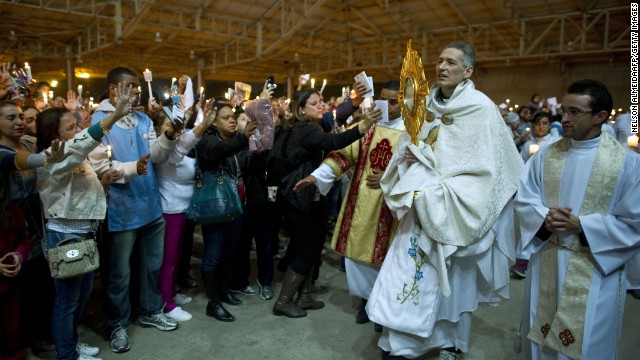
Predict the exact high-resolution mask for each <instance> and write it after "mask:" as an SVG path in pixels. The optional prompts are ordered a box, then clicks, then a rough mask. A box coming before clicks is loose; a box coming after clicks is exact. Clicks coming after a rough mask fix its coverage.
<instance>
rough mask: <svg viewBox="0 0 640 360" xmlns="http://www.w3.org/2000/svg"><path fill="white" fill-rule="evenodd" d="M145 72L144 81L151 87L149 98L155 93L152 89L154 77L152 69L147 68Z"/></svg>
mask: <svg viewBox="0 0 640 360" xmlns="http://www.w3.org/2000/svg"><path fill="white" fill-rule="evenodd" d="M143 74H144V81H146V82H147V87H148V88H149V98H151V96H152V94H153V91H151V79H152V74H151V70H149V69H145V70H144V73H143Z"/></svg>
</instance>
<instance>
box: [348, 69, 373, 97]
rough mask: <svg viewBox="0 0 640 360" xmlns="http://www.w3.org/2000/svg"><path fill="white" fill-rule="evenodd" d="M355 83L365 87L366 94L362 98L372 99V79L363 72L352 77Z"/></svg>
mask: <svg viewBox="0 0 640 360" xmlns="http://www.w3.org/2000/svg"><path fill="white" fill-rule="evenodd" d="M353 79H354V80H355V81H356V82H359V83H361V84H363V85H364V86H365V88H366V89H367V92H366V93H365V94H363V97H365V98H366V97H370V96H371V97H373V77H371V76H367V74H366V73H365V72H364V71H363V72H361V73H360V74H358V75H356V76H354V77H353Z"/></svg>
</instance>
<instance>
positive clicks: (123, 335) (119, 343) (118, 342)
mask: <svg viewBox="0 0 640 360" xmlns="http://www.w3.org/2000/svg"><path fill="white" fill-rule="evenodd" d="M129 349H131V342H130V340H129V336H128V335H127V329H125V328H123V327H119V328H117V329H115V330H113V332H112V333H111V351H113V352H114V353H123V352H125V351H129Z"/></svg>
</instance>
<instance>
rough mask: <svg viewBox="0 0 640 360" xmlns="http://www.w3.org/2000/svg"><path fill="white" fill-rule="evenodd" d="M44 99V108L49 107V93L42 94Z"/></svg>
mask: <svg viewBox="0 0 640 360" xmlns="http://www.w3.org/2000/svg"><path fill="white" fill-rule="evenodd" d="M42 98H43V99H44V106H45V107H46V106H47V103H48V102H49V99H47V92H46V91H43V92H42Z"/></svg>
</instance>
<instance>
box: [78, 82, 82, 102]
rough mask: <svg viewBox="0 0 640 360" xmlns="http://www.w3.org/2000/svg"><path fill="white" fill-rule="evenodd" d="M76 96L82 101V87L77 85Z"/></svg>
mask: <svg viewBox="0 0 640 360" xmlns="http://www.w3.org/2000/svg"><path fill="white" fill-rule="evenodd" d="M78 96H79V97H80V98H81V99H82V85H78Z"/></svg>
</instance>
